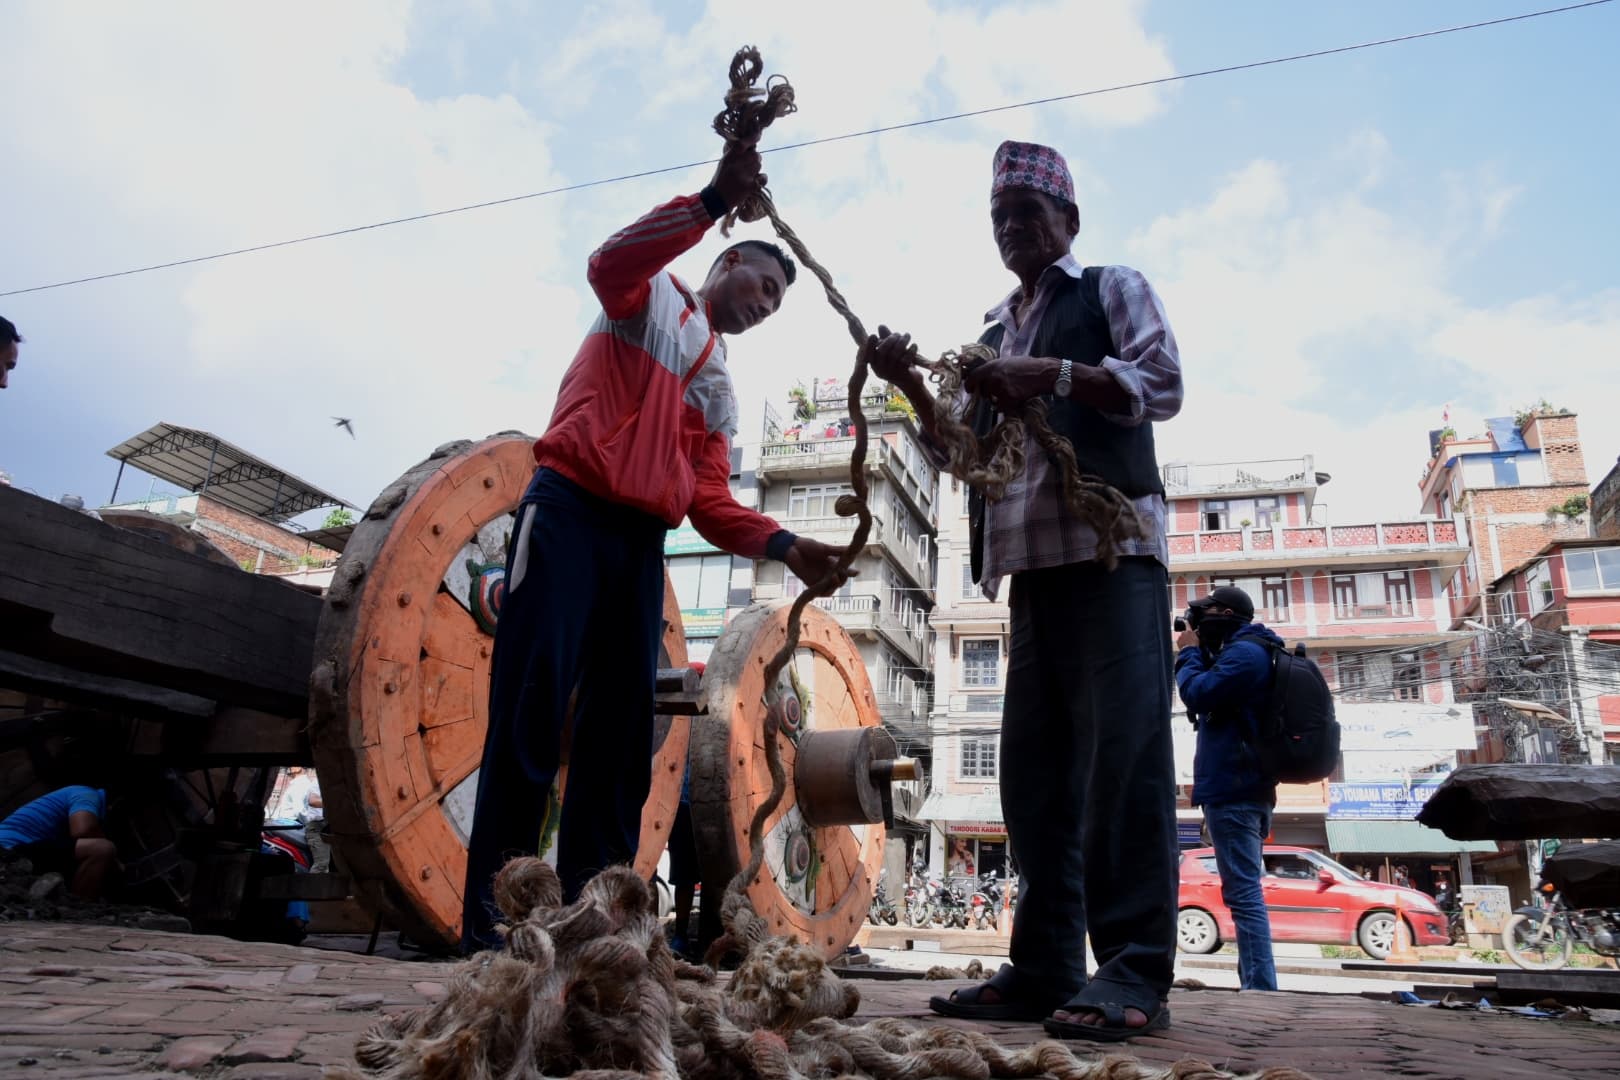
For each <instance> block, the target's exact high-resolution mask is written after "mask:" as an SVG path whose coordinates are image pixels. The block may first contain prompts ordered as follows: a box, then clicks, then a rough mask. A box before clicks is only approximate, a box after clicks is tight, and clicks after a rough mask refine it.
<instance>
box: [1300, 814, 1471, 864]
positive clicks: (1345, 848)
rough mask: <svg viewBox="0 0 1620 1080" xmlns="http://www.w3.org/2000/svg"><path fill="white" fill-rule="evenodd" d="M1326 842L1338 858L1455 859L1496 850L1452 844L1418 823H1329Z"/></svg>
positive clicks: (1453, 841)
mask: <svg viewBox="0 0 1620 1080" xmlns="http://www.w3.org/2000/svg"><path fill="white" fill-rule="evenodd" d="M1327 842H1328V850H1329V851H1332V852H1333V853H1334V854H1335V855H1337V854H1339V853H1340V852H1346V853H1350V854H1355V855H1456V854H1458V853H1460V852H1464V851H1470V852H1479V853H1484V852H1487V851H1495V850H1496V844H1495V842H1494V841H1488V840H1453V839H1451V838H1450V837H1448V836H1447V835H1446V834H1445V833H1443V832H1440V831H1439V830H1438V829H1428V828H1424V827H1423V826H1422V825H1419V824H1418V823H1417V822H1415V821H1332V820H1329V821H1328V822H1327Z"/></svg>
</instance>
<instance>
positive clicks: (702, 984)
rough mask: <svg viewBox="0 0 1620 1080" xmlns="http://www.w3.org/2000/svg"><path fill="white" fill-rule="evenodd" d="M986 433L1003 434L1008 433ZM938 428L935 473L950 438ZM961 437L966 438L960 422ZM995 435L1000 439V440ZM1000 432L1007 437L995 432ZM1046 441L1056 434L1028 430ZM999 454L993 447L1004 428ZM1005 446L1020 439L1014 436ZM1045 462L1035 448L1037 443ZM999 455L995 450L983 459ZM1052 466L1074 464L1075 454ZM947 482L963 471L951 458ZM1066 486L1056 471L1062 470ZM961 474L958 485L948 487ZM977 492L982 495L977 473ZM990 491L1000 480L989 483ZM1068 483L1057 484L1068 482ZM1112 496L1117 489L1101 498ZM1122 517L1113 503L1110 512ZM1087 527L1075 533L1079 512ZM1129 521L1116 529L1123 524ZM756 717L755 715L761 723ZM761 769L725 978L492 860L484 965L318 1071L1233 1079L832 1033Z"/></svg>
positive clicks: (845, 988) (762, 208)
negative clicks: (777, 927) (780, 873)
mask: <svg viewBox="0 0 1620 1080" xmlns="http://www.w3.org/2000/svg"><path fill="white" fill-rule="evenodd" d="M763 70H764V65H763V62H762V61H761V60H760V56H759V52H758V50H756V49H752V48H748V49H743V50H741V51H739V52H738V53H737V56H736V58H735V59H734V60H733V61H732V66H731V84H732V85H731V89H730V91H728V93H727V95H726V108H725V110H724V111H723V112H721V114H720V115H719V116H717V117H716V118H715V128H716V130H717V131H719V132H720V134H721V135H723V136H726V137H727V138H728V139H737V140H739V141H744V142H749V141H757V140H758V138H759V133H760V132H761V131H763V130H764V128H765V127H766V126H768V125H769V124H770V123H771V121H772V120H774V119H776V117H778V116H782V115H786V114H787V113H788V112H791V111H792V110H793V89H792V87H791V86H790V85H788V83H787V81H786V80H785V79H780V80H779V77H773V78H772V79H771V80H768V82H767V89H766V90H763V91H762V90H759V89H758V88H756V87H755V83H756V82H757V80H758V78H759V76H760V74H761V72H762V71H763ZM737 216H739V217H741V218H742V220H744V221H753V220H759V219H760V218H761V217H768V218H769V219H770V221H771V225H772V227H773V228H774V229H775V230H776V232H777V235H778V236H780V237H781V238H782V240H783V241H784V242H785V243H787V245H788V246H789V247H790V248H791V249H792V250H793V252H794V254H795V255H797V256H798V257H799V259H800V261H801V262H803V263H804V265H805V266H807V267H809V269H810V270H811V272H812V273H814V274H815V275H816V277H817V278H819V279H820V280H821V283H822V286H823V288H824V289H825V290H826V293H827V300H828V303H830V304H831V305H832V307H833V308H834V310H836V311H837V312H838V313H839V314H840V315H842V316H843V317H844V320H845V322H846V323H847V324H848V326H849V330H850V335H851V337H853V338H854V339H855V343H856V346H857V348H858V350H859V351H858V353H857V355H856V360H855V370H854V373H853V374H852V375H851V377H850V381H849V386H848V393H849V395H850V397H851V398H852V399H853V400H854V401H855V402H856V403H857V406H858V403H859V401H860V394H861V391H862V389H863V388H864V387H865V384H866V376H867V369H868V363H869V359H870V354H869V350H870V345H869V343H868V341H867V335H866V332H865V329H864V327H863V326H862V325H861V322H860V320H859V319H858V318H857V317H856V316H855V314H854V313H853V312H852V311H850V309H849V305H848V303H847V302H846V301H845V300H844V298H843V296H842V295H841V294H840V293H839V291H838V289H837V288H836V287H835V286H834V285H833V282H832V275H831V274H829V273H828V272H827V270H826V269H825V268H824V267H823V266H821V264H820V263H818V262H816V260H815V259H814V258H813V257H812V256H811V255H810V252H809V251H808V249H806V247H805V245H804V243H803V242H802V241H801V240H800V239H799V238H798V236H797V234H795V233H794V232H793V230H792V229H791V228H789V227H788V226H787V224H786V223H784V222H783V221H782V219H781V217H780V215H779V214H778V213H777V211H776V207H775V205H774V204H773V203H772V201H771V199H770V196H769V194H768V193H766V192H764V191H763V190H762V191H761V192H759V194H758V196H757V198H755V199H751V200H748V201H747V202H746V203H745V204H744V205H743V206H742V207H740V208H739V209H738V212H737ZM960 373H961V372H960V367H959V365H958V366H954V367H953V366H947V364H946V361H941V370H940V378H941V381H942V382H947V383H948V382H949V381H950V380H951V379H953V378H959V376H960ZM852 419H853V422H854V424H855V430H856V440H855V450H854V453H853V454H852V455H851V459H850V483H851V487H852V488H853V493H852V494H850V495H846V496H843V497H842V498H840V499H839V500H838V506H837V509H838V513H839V514H840V515H841V516H845V517H850V516H856V517H858V518H859V522H858V524H857V526H856V530H855V535H854V537H853V539H852V540H851V542H850V544H849V546H848V547H847V548H846V549H845V551H844V553H843V554H842V555H841V556H840V557H839V559H838V561H837V564H836V567H835V569H833V570H831V571H829V572H828V574H827V575H826V576H825V577H823V578H822V580H821V581H819V582H815V583H813V584H811V585H810V586H809V587H808V588H807V589H806V590H805V591H804V592H802V593H800V595H799V597H798V599H797V600H795V601H794V604H793V607H792V608H791V609H790V612H789V617H788V635H787V640H786V642H785V643H784V644H783V647H782V648H781V650H780V651H778V653H777V654H776V655H775V656H774V657H772V658H771V660H770V662H769V664H768V665H767V667H766V679H765V685H766V687H767V688H768V689H767V694H768V695H774V694H777V693H779V681H778V680H779V679H780V677H781V674H782V672H783V670H784V669H785V668H786V667H787V664H788V663H789V661H790V660H791V659H792V657H793V653H794V651H795V650H796V649H797V647H798V639H799V619H800V616H801V614H802V613H803V611H804V608H805V606H806V605H807V604H808V603H810V601H811V600H812V599H814V598H815V597H817V596H825V595H828V594H829V593H831V592H832V590H833V588H834V587H835V586H836V583H837V580H838V578H839V576H840V573H841V571H843V570H847V569H848V568H849V566H850V564H851V563H852V562H853V561H854V559H855V557H856V555H857V554H858V553H859V552H860V551H861V549H862V548H863V547H864V546H865V544H866V537H867V535H868V533H869V532H870V530H871V525H872V515H871V511H870V509H869V508H868V506H867V493H868V488H867V482H866V476H865V468H864V464H865V459H866V451H867V421H866V416H865V413H864V411H863V410H862V409H860V408H859V407H857V408H855V409H853V410H852ZM1024 422H1025V423H1027V424H1030V425H1031V429H1032V430H1035V431H1036V435H1037V438H1038V439H1039V440H1040V441H1041V444H1042V445H1043V446H1047V445H1048V440H1047V439H1046V438H1045V437H1044V436H1043V435H1042V434H1041V432H1040V430H1039V428H1038V427H1037V425H1039V426H1044V415H1041V416H1033V415H1031V414H1029V413H1028V412H1027V411H1026V415H1025V418H1024ZM1006 423H1007V422H1005V421H1004V424H1003V426H1004V427H1005V426H1006ZM942 430H948V431H950V432H951V433H952V434H950V435H949V436H948V437H949V438H950V440H951V444H952V446H953V450H952V455H953V458H952V460H953V462H955V461H957V460H958V458H957V454H958V450H957V449H954V448H955V447H958V446H960V448H961V449H960V453H961V455H962V460H963V461H964V462H965V461H967V460H969V459H968V457H967V453H968V452H967V449H966V448H967V442H966V439H973V435H972V432H971V431H967V433H966V439H964V438H963V436H962V434H961V431H957V429H955V428H950V429H942ZM962 430H963V431H966V429H965V428H962ZM998 430H1000V429H998ZM1013 430H1017V429H1013ZM1046 435H1050V436H1051V438H1052V439H1056V440H1058V441H1059V442H1062V443H1063V444H1064V445H1065V446H1067V445H1068V444H1067V441H1066V440H1062V439H1061V438H1060V437H1058V436H1056V435H1054V434H1052V433H1051V431H1050V428H1047V429H1046ZM1001 438H1002V443H1001V444H1000V445H1002V446H1003V447H1005V446H1006V445H1010V444H1012V443H1013V440H1012V439H1011V437H1010V436H1009V435H1006V434H1003V435H1002V437H1001ZM1016 445H1017V446H1019V447H1020V450H1019V452H1020V453H1021V446H1022V432H1019V439H1018V440H1017V443H1016ZM1048 449H1051V447H1048ZM983 453H984V449H983V448H982V447H979V446H978V445H977V441H976V440H975V441H974V450H973V457H972V459H971V460H972V461H974V462H977V463H978V464H979V467H981V468H982V467H983V466H984V464H985V462H989V463H995V462H998V461H999V462H1001V464H999V465H996V467H995V471H994V472H993V473H992V474H991V475H993V476H1002V475H1008V476H1010V475H1012V474H1010V473H1006V470H1007V469H1008V462H1010V461H1011V460H1013V459H1012V458H1011V457H1010V456H1009V455H1010V454H1011V451H1009V450H1006V449H1001V450H999V451H998V450H995V449H992V450H991V451H990V454H989V457H988V458H986V459H985V461H983V462H981V461H980V457H979V455H981V454H983ZM998 454H999V455H1000V456H998ZM1067 460H1068V462H1069V464H1070V465H1071V466H1072V465H1073V450H1072V449H1070V451H1069V453H1068V456H1067ZM964 471H968V472H970V473H971V470H968V469H967V468H966V466H965V465H964ZM1071 474H1078V469H1073V468H1071V469H1070V471H1069V473H1067V474H1066V477H1067V476H1069V475H1071ZM964 478H966V477H964ZM980 482H981V483H984V482H986V481H985V479H984V478H982V477H981V478H980ZM1004 483H1005V481H1003V484H1004ZM1066 486H1067V481H1066ZM1082 490H1083V492H1084V493H1085V496H1086V499H1087V500H1088V501H1084V502H1082V503H1079V504H1078V505H1081V506H1082V507H1084V508H1085V513H1086V514H1092V513H1096V514H1098V515H1100V516H1099V517H1098V518H1097V519H1095V520H1097V521H1098V522H1099V523H1100V524H1099V528H1098V534H1099V536H1105V535H1113V533H1114V532H1117V531H1118V530H1119V529H1120V528H1124V527H1126V526H1125V525H1123V524H1121V523H1123V522H1126V521H1127V520H1128V519H1127V517H1126V515H1125V514H1124V513H1123V512H1116V513H1114V514H1113V516H1112V517H1108V512H1109V511H1110V510H1111V508H1114V504H1111V503H1109V502H1108V500H1107V498H1106V496H1105V495H1104V494H1102V493H1101V492H1098V491H1096V490H1095V489H1094V488H1083V489H1082ZM1114 494H1115V495H1116V496H1117V495H1118V493H1117V492H1115V493H1114ZM1125 508H1126V509H1127V510H1128V509H1129V504H1128V503H1126V504H1125ZM1088 520H1092V519H1090V518H1088ZM1129 520H1134V518H1130V519H1129ZM769 715H770V712H769V709H767V717H769ZM765 747H766V762H767V765H768V767H769V769H770V774H771V792H770V795H769V796H768V797H767V798H766V800H765V801H764V802H763V803H762V804H761V805H760V806H759V807H758V809H757V810H756V811H755V814H754V817H753V819H752V820H751V821H750V824H749V831H748V842H749V850H750V854H749V861H748V865H747V866H745V867H744V868H743V870H742V871H741V872H740V873H739V874H738V875H737V876H736V877H735V878H733V879H732V881H731V883H730V884H729V885H728V886H727V889H726V897H725V901H724V905H723V907H722V919H723V921H724V924H725V928H726V932H725V935H724V936H723V937H722V938H721V940H720V942H718V943H717V944H716V947H715V949H714V950H711V953H710V955H711V957H713V956H715V955H717V953H718V952H721V951H725V950H735V951H737V952H740V953H741V954H742V956H743V959H742V963H741V965H740V966H739V967H738V968H737V970H736V972H735V973H734V974H733V975H732V976H731V978H730V979H729V980H726V981H725V982H722V981H721V980H720V979H719V977H718V976H717V974H716V973H715V970H714V969H713V968H710V967H695V966H693V965H691V964H688V963H686V962H684V961H682V960H680V959H679V958H677V957H676V956H675V955H674V953H673V952H671V950H670V948H669V943H668V941H667V939H666V938H665V936H664V932H663V927H662V926H661V925H660V923H659V920H658V919H657V917H656V916H655V915H654V914H653V912H654V910H655V909H654V905H653V902H652V895H651V892H650V890H649V888H648V885H647V883H646V882H645V881H643V880H642V879H641V878H640V877H638V876H637V875H636V873H635V872H634V871H633V870H631V869H629V868H628V867H613V868H610V869H608V870H605V871H603V872H602V873H601V874H598V875H597V876H596V877H595V878H593V879H592V880H591V881H590V882H588V883H587V884H586V886H585V888H584V889H583V890H582V892H581V894H580V897H579V899H578V900H577V901H575V902H574V903H572V904H569V905H567V906H564V905H563V904H562V886H561V884H560V882H559V881H558V879H557V875H556V872H555V871H554V870H553V869H552V868H551V867H550V866H549V865H547V864H546V863H544V862H543V861H541V860H540V859H537V858H532V857H529V858H519V859H514V860H512V861H511V862H509V863H507V864H506V866H505V867H503V868H502V870H501V872H500V874H499V875H498V876H497V877H496V881H495V900H496V903H497V905H498V906H499V907H500V910H501V913H502V915H503V916H505V918H506V922H505V923H504V924H503V925H502V926H501V927H500V928H499V929H500V930H501V932H502V933H503V935H504V936H505V939H506V948H505V949H504V950H502V951H500V952H489V953H484V954H481V955H480V956H478V957H475V958H473V959H471V960H468V961H466V962H465V963H463V964H462V965H461V966H460V967H459V968H458V969H457V971H456V973H455V975H454V976H453V978H452V979H451V981H450V985H449V988H448V993H447V994H446V996H445V997H444V998H443V999H442V1000H440V1001H439V1002H438V1003H436V1004H434V1005H431V1006H428V1007H426V1008H424V1009H421V1010H418V1011H416V1012H415V1013H410V1014H404V1015H401V1016H396V1017H391V1018H388V1019H385V1020H384V1021H382V1022H381V1023H379V1024H378V1025H376V1026H375V1027H374V1028H373V1029H372V1030H371V1031H369V1032H367V1033H366V1034H365V1035H364V1036H362V1037H361V1039H360V1041H359V1043H358V1044H357V1046H356V1048H355V1067H354V1068H348V1067H343V1068H337V1069H333V1070H329V1071H328V1074H327V1075H328V1076H329V1077H333V1078H335V1080H362V1078H371V1080H540V1078H543V1077H554V1076H574V1077H576V1078H580V1080H644V1078H645V1080H832V1078H835V1077H838V1078H842V1077H872V1078H875V1080H925V1078H929V1077H947V1078H953V1080H989V1078H991V1077H1035V1076H1052V1077H1055V1078H1057V1080H1166V1078H1173V1080H1224V1078H1228V1077H1232V1076H1233V1074H1231V1073H1228V1072H1224V1071H1221V1070H1218V1069H1215V1068H1214V1067H1212V1066H1210V1065H1207V1064H1205V1063H1204V1062H1200V1061H1183V1062H1179V1063H1177V1064H1176V1065H1173V1066H1171V1067H1170V1068H1168V1069H1161V1068H1157V1067H1154V1066H1149V1065H1145V1064H1143V1063H1141V1062H1139V1061H1137V1060H1136V1059H1134V1058H1131V1057H1126V1056H1118V1055H1111V1056H1100V1057H1096V1058H1084V1057H1080V1056H1078V1055H1076V1054H1075V1053H1074V1052H1073V1051H1071V1050H1070V1049H1069V1048H1068V1047H1067V1046H1065V1045H1064V1044H1062V1043H1059V1042H1054V1041H1050V1040H1048V1041H1043V1042H1039V1043H1036V1044H1035V1045H1033V1046H1029V1047H1026V1048H1023V1049H1019V1050H1009V1049H1007V1048H1005V1047H1002V1046H1000V1045H998V1044H997V1043H996V1042H995V1041H994V1040H993V1039H991V1038H990V1037H989V1036H987V1035H984V1034H983V1033H981V1032H975V1031H963V1030H958V1029H956V1028H951V1027H945V1026H933V1027H917V1026H914V1025H911V1024H907V1023H905V1022H903V1021H900V1020H894V1019H883V1020H875V1021H872V1022H871V1023H867V1024H863V1025H852V1024H847V1023H844V1021H845V1020H847V1019H848V1018H849V1017H851V1016H853V1015H854V1014H855V1012H856V1010H857V1008H858V1007H859V1005H860V991H859V990H858V989H856V987H855V986H854V984H852V983H847V982H844V981H843V980H841V979H839V977H838V975H837V973H836V972H834V971H833V970H832V968H830V967H829V966H828V965H827V963H826V961H825V960H823V959H822V957H821V954H820V952H819V951H818V950H816V949H814V948H812V947H811V946H809V945H807V944H805V943H802V942H798V941H794V940H792V939H789V938H785V937H778V936H773V935H771V933H770V930H769V927H768V926H767V924H766V922H765V920H764V919H762V918H761V917H760V916H759V915H758V914H757V913H756V912H755V911H754V910H753V908H752V906H751V905H750V904H749V902H748V896H747V892H746V889H747V885H748V883H749V882H750V881H752V880H753V879H754V877H755V875H757V874H758V873H759V871H760V867H761V866H762V864H763V860H764V852H765V845H764V842H763V833H764V825H765V822H766V821H767V820H768V818H769V817H770V814H771V813H772V811H774V809H775V808H776V806H777V805H778V804H779V803H780V802H781V799H782V797H783V795H784V793H785V792H786V789H787V776H786V773H785V771H784V769H783V765H782V759H781V748H780V745H779V739H778V733H777V730H776V725H775V722H774V721H773V720H770V719H767V721H766V732H765ZM1253 1080H1309V1077H1306V1076H1305V1074H1303V1073H1299V1072H1296V1071H1295V1070H1293V1069H1268V1070H1266V1071H1265V1072H1263V1073H1259V1074H1254V1077H1253Z"/></svg>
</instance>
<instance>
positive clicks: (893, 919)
mask: <svg viewBox="0 0 1620 1080" xmlns="http://www.w3.org/2000/svg"><path fill="white" fill-rule="evenodd" d="M883 921H884V922H886V923H888V924H889V925H890V926H895V925H897V924H898V923H899V922H900V916H899V915H898V914H896V913H895V910H894V908H890V909H889V910H888V911H885V912H884V913H883Z"/></svg>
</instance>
